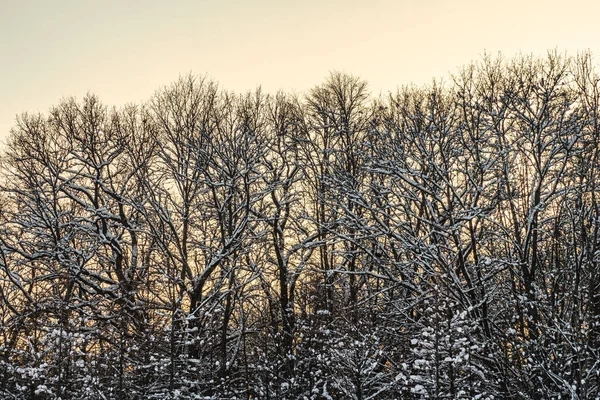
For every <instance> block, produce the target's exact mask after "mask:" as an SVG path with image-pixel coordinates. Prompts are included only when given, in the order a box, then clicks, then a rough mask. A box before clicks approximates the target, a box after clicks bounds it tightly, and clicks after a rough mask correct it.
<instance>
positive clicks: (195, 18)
mask: <svg viewBox="0 0 600 400" xmlns="http://www.w3.org/2000/svg"><path fill="white" fill-rule="evenodd" d="M599 15H600V1H584V0H569V1H565V0H561V1H555V0H546V1H542V0H535V1H528V0H519V1H516V0H504V1H498V0H496V1H485V0H444V1H442V0H396V1H394V0H368V1H359V0H302V1H286V0H253V1H250V0H246V1H241V0H238V1H233V0H196V1H192V0H188V1H185V0H180V1H166V0H165V1H152V0H139V1H138V0H136V1H133V0H118V1H117V0H94V1H91V0H72V1H67V0H40V1H32V0H31V1H27V0H20V1H18V0H10V1H9V0H0V140H1V141H2V142H4V141H5V140H6V137H7V134H8V131H9V129H10V127H11V126H13V125H14V120H15V115H16V114H20V113H21V112H23V111H30V112H38V111H40V112H43V113H46V112H47V111H48V109H49V108H50V107H51V106H52V105H54V104H56V103H57V102H59V101H60V99H61V98H64V97H67V96H76V97H77V98H82V97H83V96H84V95H85V94H86V93H88V92H91V93H95V94H96V95H98V96H99V97H100V99H101V100H102V101H103V102H104V103H105V104H107V105H110V106H112V105H115V106H122V105H124V104H126V103H139V102H142V101H145V100H147V99H148V98H149V97H150V96H151V95H152V93H153V92H154V91H155V90H156V89H158V88H160V87H161V86H163V85H166V84H169V83H171V82H172V81H174V80H175V79H177V77H178V76H179V75H180V74H187V73H188V72H193V73H196V74H201V75H205V74H206V75H207V76H208V77H210V78H211V79H214V80H216V81H218V82H219V83H220V86H221V87H223V88H225V89H229V90H235V91H246V90H251V89H254V88H256V87H257V86H258V85H262V87H263V89H265V90H266V91H268V92H274V91H276V90H278V89H283V90H289V91H291V90H295V91H296V92H304V91H306V90H307V89H309V88H310V87H312V86H314V85H316V84H319V83H321V82H323V80H324V79H325V77H326V76H327V75H328V73H329V71H332V70H339V71H344V72H348V73H351V74H354V75H358V76H360V77H362V78H364V79H366V80H367V81H368V82H369V84H370V89H371V91H372V93H374V94H378V93H380V92H383V93H386V92H388V91H394V90H395V89H396V88H397V87H398V86H402V85H404V84H409V83H415V84H418V85H422V84H426V83H429V82H430V81H431V79H432V78H434V77H435V78H446V79H447V78H448V77H449V74H450V73H453V72H456V71H457V69H458V67H460V66H463V65H465V64H468V63H469V62H470V61H472V60H477V59H479V58H480V57H481V55H482V54H483V53H484V52H485V51H487V52H488V53H491V54H495V53H497V52H498V51H501V52H502V53H503V54H504V55H505V56H507V57H512V56H513V55H516V54H517V53H519V52H522V53H527V54H529V53H534V54H537V55H544V54H545V53H546V51H547V50H548V49H555V48H556V49H558V50H559V51H560V52H563V51H567V52H568V53H569V54H570V55H576V54H577V52H578V51H582V50H588V49H589V50H591V51H592V53H593V54H594V55H595V60H596V61H597V60H600V24H598V21H597V19H598V16H599Z"/></svg>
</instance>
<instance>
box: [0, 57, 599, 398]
mask: <svg viewBox="0 0 600 400" xmlns="http://www.w3.org/2000/svg"><path fill="white" fill-rule="evenodd" d="M599 82H600V78H599V75H598V74H597V72H596V70H595V67H594V64H593V62H592V58H591V56H590V55H589V54H582V55H579V56H577V57H568V56H566V55H561V54H557V53H549V54H548V56H547V57H545V58H535V57H533V56H520V57H516V58H513V59H504V58H502V57H497V58H494V57H489V56H484V57H483V58H482V59H481V60H480V61H478V62H475V63H472V64H470V65H467V66H465V67H463V68H461V69H459V70H458V72H456V73H455V74H454V75H452V76H451V78H450V79H449V81H448V82H446V83H443V82H439V81H437V82H433V83H432V84H431V85H428V86H425V87H414V86H409V87H404V88H401V89H398V90H397V91H396V92H395V93H390V94H389V95H387V96H380V97H378V98H375V97H373V96H371V95H370V93H369V90H368V85H367V83H366V82H365V81H363V80H362V79H360V78H357V77H354V76H351V75H347V74H342V73H332V74H330V76H329V77H328V78H327V79H326V80H325V82H324V83H322V84H320V85H318V86H315V87H314V88H312V89H311V90H309V91H308V92H307V93H305V94H303V95H291V94H288V93H283V92H280V93H277V94H274V95H271V94H265V93H263V92H262V91H261V90H256V91H254V92H250V93H246V94H236V93H232V92H228V91H225V90H222V89H220V88H219V87H218V85H217V84H216V83H214V82H212V81H210V80H209V79H207V78H204V77H200V76H194V75H188V76H184V77H181V78H179V79H178V80H177V81H176V82H174V83H173V84H171V85H170V86H167V87H163V88H161V89H159V90H158V91H157V92H156V93H155V95H154V96H153V97H152V98H151V99H150V100H149V101H147V102H145V103H143V104H139V105H128V106H125V107H122V108H118V109H117V108H109V107H107V106H105V105H103V104H102V103H101V102H100V100H99V99H98V98H97V97H96V96H94V95H88V96H86V97H85V98H84V99H83V100H81V101H76V100H75V99H66V100H63V101H61V102H60V103H59V104H58V105H57V106H54V107H52V108H51V109H50V111H49V112H48V113H47V114H46V115H41V114H31V113H25V114H23V115H21V116H20V117H18V119H17V122H16V125H15V127H14V128H13V129H12V130H11V133H10V137H9V139H8V143H7V145H6V147H5V150H4V152H3V154H2V158H1V165H0V171H1V177H0V397H2V398H7V399H10V398H14V399H69V398H86V399H165V398H171V399H311V400H313V399H314V400H317V399H356V400H367V399H466V398H469V399H555V398H556V399H558V398H563V399H592V398H597V397H598V396H600V353H599V352H600V265H599V262H600V237H599V227H600V208H599V205H598V195H599V194H600V174H599V171H598V169H599V167H600V164H599V140H600V114H599V113H600V83H599Z"/></svg>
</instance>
